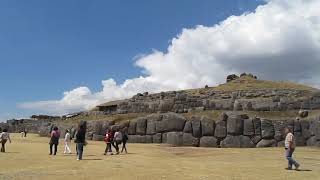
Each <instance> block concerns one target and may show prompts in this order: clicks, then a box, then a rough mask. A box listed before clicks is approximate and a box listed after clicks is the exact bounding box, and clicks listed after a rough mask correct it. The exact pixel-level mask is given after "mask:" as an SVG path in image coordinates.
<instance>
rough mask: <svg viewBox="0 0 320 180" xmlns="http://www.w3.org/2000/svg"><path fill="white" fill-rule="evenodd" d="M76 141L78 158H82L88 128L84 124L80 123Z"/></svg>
mask: <svg viewBox="0 0 320 180" xmlns="http://www.w3.org/2000/svg"><path fill="white" fill-rule="evenodd" d="M75 143H76V144H77V160H78V161H79V160H82V155H83V146H85V143H86V129H85V126H84V125H80V126H79V129H78V131H77V134H76V139H75Z"/></svg>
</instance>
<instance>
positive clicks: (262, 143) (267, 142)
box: [256, 139, 277, 148]
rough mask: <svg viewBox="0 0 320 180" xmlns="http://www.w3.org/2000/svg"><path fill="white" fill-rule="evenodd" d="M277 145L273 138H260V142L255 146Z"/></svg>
mask: <svg viewBox="0 0 320 180" xmlns="http://www.w3.org/2000/svg"><path fill="white" fill-rule="evenodd" d="M276 146H277V141H276V140H274V139H262V140H261V141H260V142H258V144H257V146H256V147H257V148H262V147H276Z"/></svg>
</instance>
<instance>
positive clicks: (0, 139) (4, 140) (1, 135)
mask: <svg viewBox="0 0 320 180" xmlns="http://www.w3.org/2000/svg"><path fill="white" fill-rule="evenodd" d="M8 140H9V142H10V143H11V139H10V134H9V133H8V130H7V129H3V130H2V133H0V142H1V152H6V143H7V141H8Z"/></svg>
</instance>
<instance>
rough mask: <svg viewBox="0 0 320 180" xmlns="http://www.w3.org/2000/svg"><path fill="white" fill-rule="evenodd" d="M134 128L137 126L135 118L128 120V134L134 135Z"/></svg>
mask: <svg viewBox="0 0 320 180" xmlns="http://www.w3.org/2000/svg"><path fill="white" fill-rule="evenodd" d="M136 128H137V121H135V120H132V121H130V123H129V128H128V134H130V135H135V134H136Z"/></svg>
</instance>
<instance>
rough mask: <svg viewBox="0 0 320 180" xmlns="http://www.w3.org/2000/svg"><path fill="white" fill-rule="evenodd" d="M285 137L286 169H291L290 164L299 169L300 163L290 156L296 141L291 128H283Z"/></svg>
mask: <svg viewBox="0 0 320 180" xmlns="http://www.w3.org/2000/svg"><path fill="white" fill-rule="evenodd" d="M285 133H286V139H285V150H286V159H287V160H288V167H287V168H286V169H287V170H292V165H294V166H295V168H296V170H299V167H300V164H299V163H298V162H297V161H295V160H294V159H293V158H292V155H293V152H294V150H295V148H296V142H295V138H294V135H293V134H292V130H291V128H286V129H285Z"/></svg>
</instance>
